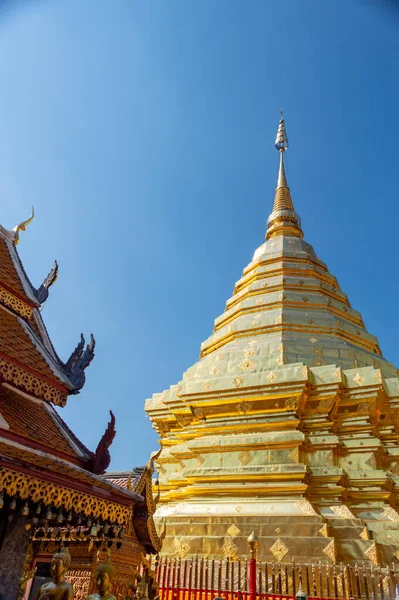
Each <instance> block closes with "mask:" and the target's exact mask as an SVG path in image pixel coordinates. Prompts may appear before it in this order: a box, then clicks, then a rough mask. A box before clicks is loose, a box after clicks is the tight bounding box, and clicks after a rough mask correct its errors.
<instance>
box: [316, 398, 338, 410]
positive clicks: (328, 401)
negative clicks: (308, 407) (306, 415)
mask: <svg viewBox="0 0 399 600" xmlns="http://www.w3.org/2000/svg"><path fill="white" fill-rule="evenodd" d="M334 404H335V396H332V397H331V398H323V400H320V402H319V404H318V405H317V406H316V408H315V409H314V412H315V413H329V412H330V411H331V409H332V407H333V406H334Z"/></svg>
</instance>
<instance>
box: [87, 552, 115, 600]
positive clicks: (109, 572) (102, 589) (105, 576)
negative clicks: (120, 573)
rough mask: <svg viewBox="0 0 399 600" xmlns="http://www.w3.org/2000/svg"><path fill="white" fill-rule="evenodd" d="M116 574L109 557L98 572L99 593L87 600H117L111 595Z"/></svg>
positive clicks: (88, 597) (99, 567) (91, 595)
mask: <svg viewBox="0 0 399 600" xmlns="http://www.w3.org/2000/svg"><path fill="white" fill-rule="evenodd" d="M114 574H115V569H114V566H113V564H112V562H111V559H110V557H109V555H108V557H107V558H106V560H105V561H104V562H103V564H102V565H99V566H98V567H97V570H96V586H97V593H96V594H90V595H89V596H87V599H86V600H116V598H115V596H113V595H112V594H111V593H110V589H111V581H112V579H113V577H114Z"/></svg>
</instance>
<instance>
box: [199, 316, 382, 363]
mask: <svg viewBox="0 0 399 600" xmlns="http://www.w3.org/2000/svg"><path fill="white" fill-rule="evenodd" d="M281 331H294V332H296V333H309V334H316V335H317V334H319V335H323V334H325V335H329V336H330V335H333V336H336V337H337V338H340V339H343V340H345V341H348V342H351V343H352V344H355V345H357V346H360V347H361V348H363V349H364V350H367V351H368V352H371V353H372V354H377V355H378V356H381V351H380V349H379V348H378V346H376V345H375V344H374V343H373V342H369V341H368V340H366V339H365V338H362V337H359V336H356V335H351V334H350V333H348V332H344V331H342V330H339V329H333V328H329V329H326V328H325V327H318V326H317V325H313V326H312V327H309V326H307V325H301V324H299V323H295V324H294V325H292V324H291V323H284V322H283V323H274V324H273V325H262V326H261V327H256V328H255V327H254V328H252V329H243V330H237V331H229V332H228V333H226V335H225V336H223V337H222V338H219V339H218V340H216V341H215V342H210V343H209V345H208V346H204V348H203V349H202V350H201V354H200V358H203V357H204V356H207V355H208V354H211V353H212V352H215V350H219V348H222V347H223V346H225V345H226V344H228V343H229V342H231V341H233V340H234V339H239V338H243V337H255V336H256V335H265V334H266V333H274V332H277V333H278V332H281ZM364 333H365V335H367V333H366V332H364Z"/></svg>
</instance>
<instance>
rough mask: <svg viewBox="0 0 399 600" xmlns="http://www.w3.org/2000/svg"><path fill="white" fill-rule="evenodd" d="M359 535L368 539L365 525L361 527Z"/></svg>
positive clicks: (363, 538)
mask: <svg viewBox="0 0 399 600" xmlns="http://www.w3.org/2000/svg"><path fill="white" fill-rule="evenodd" d="M359 537H360V538H362V540H368V539H369V533H368V531H367V527H365V528H364V529H362V531H361V532H360V533H359Z"/></svg>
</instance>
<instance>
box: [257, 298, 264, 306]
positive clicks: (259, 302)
mask: <svg viewBox="0 0 399 600" xmlns="http://www.w3.org/2000/svg"><path fill="white" fill-rule="evenodd" d="M262 302H263V299H262V298H258V299H257V301H256V304H257V305H258V306H259V305H260V304H262Z"/></svg>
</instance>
